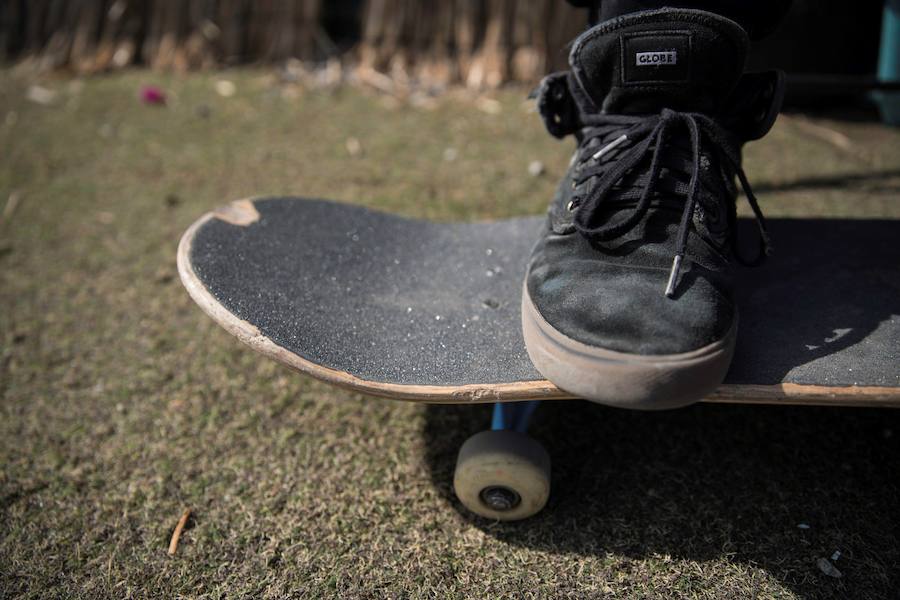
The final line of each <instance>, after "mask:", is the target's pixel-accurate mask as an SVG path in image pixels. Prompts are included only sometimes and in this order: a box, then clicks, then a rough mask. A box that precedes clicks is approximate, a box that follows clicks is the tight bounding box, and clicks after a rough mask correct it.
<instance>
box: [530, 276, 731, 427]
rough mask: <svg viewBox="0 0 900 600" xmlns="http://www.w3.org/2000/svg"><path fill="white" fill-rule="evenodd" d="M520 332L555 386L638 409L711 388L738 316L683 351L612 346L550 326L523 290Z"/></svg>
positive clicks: (727, 360)
mask: <svg viewBox="0 0 900 600" xmlns="http://www.w3.org/2000/svg"><path fill="white" fill-rule="evenodd" d="M522 332H523V334H524V336H525V349H526V350H527V351H528V356H529V357H530V358H531V362H532V363H534V366H535V368H536V369H537V370H538V371H539V372H540V373H541V375H543V376H544V377H546V378H547V379H548V380H550V381H551V382H552V383H553V384H554V385H556V386H557V387H559V388H560V389H562V390H564V391H566V392H568V393H570V394H573V395H575V396H578V397H579V398H584V399H586V400H590V401H592V402H598V403H600V404H606V405H608V406H616V407H620V408H631V409H638V410H664V409H669V408H680V407H682V406H688V405H689V404H693V403H695V402H698V401H700V400H702V399H703V398H704V397H705V396H707V395H709V394H711V393H712V392H713V391H714V390H715V389H716V387H718V385H719V384H720V383H722V380H723V379H725V374H726V373H727V372H728V367H729V365H730V364H731V357H732V355H733V354H734V342H735V339H736V338H737V318H735V320H734V323H733V324H732V326H731V329H730V330H729V331H728V333H727V334H726V335H725V337H724V338H723V339H721V340H719V341H717V342H715V343H712V344H709V345H708V346H704V347H703V348H699V349H697V350H693V351H691V352H685V353H682V354H661V355H643V354H628V353H625V352H616V351H614V350H607V349H604V348H598V347H594V346H589V345H587V344H584V343H582V342H578V341H576V340H573V339H572V338H570V337H568V336H566V335H564V334H563V333H561V332H560V331H558V330H556V329H555V328H553V327H552V326H551V325H550V324H549V323H547V321H546V320H545V319H544V318H543V317H542V316H541V314H540V313H539V312H538V310H537V308H536V307H535V306H534V303H533V302H532V301H531V298H530V297H529V295H528V286H527V285H525V286H524V289H523V292H522Z"/></svg>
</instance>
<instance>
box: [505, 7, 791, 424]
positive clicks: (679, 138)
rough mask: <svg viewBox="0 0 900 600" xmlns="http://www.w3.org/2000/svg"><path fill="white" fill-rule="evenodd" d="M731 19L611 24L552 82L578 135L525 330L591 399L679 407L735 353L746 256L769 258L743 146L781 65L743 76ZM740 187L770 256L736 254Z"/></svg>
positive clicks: (744, 44) (658, 14)
mask: <svg viewBox="0 0 900 600" xmlns="http://www.w3.org/2000/svg"><path fill="white" fill-rule="evenodd" d="M748 44H749V42H748V38H747V34H746V32H745V31H744V30H743V29H741V27H740V26H739V25H738V24H737V23H735V22H733V21H731V20H729V19H726V18H724V17H721V16H718V15H716V14H713V13H709V12H705V11H700V10H682V9H668V8H666V9H661V10H654V11H644V12H639V13H634V14H629V15H626V16H622V17H618V18H615V19H612V20H609V21H605V22H603V23H600V24H599V25H596V26H595V27H593V28H591V29H589V30H588V31H586V32H585V33H584V34H582V35H581V36H580V37H579V38H578V39H577V40H576V41H575V43H574V45H573V47H572V51H571V54H570V56H569V64H570V65H571V70H570V71H568V72H563V73H556V74H553V75H550V76H548V77H546V78H545V79H544V80H543V81H542V82H541V85H540V87H539V88H538V90H537V98H538V109H539V112H540V114H541V116H542V118H543V119H544V123H545V124H546V126H547V129H548V130H549V131H550V133H551V134H553V135H554V136H556V137H559V138H562V137H565V136H567V135H570V134H571V135H574V136H575V139H576V141H577V143H578V148H577V150H576V152H575V155H574V156H573V157H572V161H571V163H570V167H569V170H568V172H567V173H566V175H565V177H564V178H563V180H562V182H561V183H560V185H559V188H558V190H557V192H556V195H555V197H554V199H553V202H552V204H551V206H550V209H549V214H548V219H547V224H546V227H545V229H544V230H543V231H542V233H541V239H540V240H539V241H538V243H537V245H536V246H535V248H534V250H533V252H532V255H531V259H530V262H529V265H528V273H527V275H526V279H525V285H524V291H523V294H522V326H523V331H524V335H525V344H526V347H527V350H528V354H529V356H530V357H531V360H532V362H533V363H534V365H535V367H536V368H537V370H538V371H540V372H541V373H542V374H543V375H544V376H545V377H547V379H549V380H550V381H552V382H553V383H554V384H556V385H557V386H559V387H560V388H562V389H563V390H565V391H567V392H570V393H572V394H574V395H576V396H579V397H581V398H586V399H588V400H593V401H596V402H600V403H603V404H608V405H613V406H621V407H627V408H639V409H662V408H674V407H678V406H684V405H687V404H691V403H693V402H696V401H698V400H700V399H702V398H703V397H704V396H706V395H707V394H709V393H711V392H712V391H713V390H714V389H715V388H716V387H717V386H718V385H719V384H720V383H721V382H722V380H723V379H724V377H725V374H726V371H727V370H728V366H729V363H730V362H731V356H732V353H733V350H734V343H735V338H736V335H737V323H738V313H737V307H736V306H735V303H734V294H733V278H734V273H733V270H734V264H735V262H739V263H742V264H755V263H758V262H761V260H762V258H763V257H764V256H765V255H766V254H768V249H769V243H768V238H767V236H766V230H765V222H764V220H763V216H762V213H761V212H760V210H759V206H758V205H757V202H756V199H755V198H754V196H753V193H752V191H751V189H750V186H749V184H748V182H747V178H746V176H745V175H744V172H743V170H742V169H741V147H742V145H743V144H744V143H745V142H747V141H750V140H754V139H758V138H760V137H762V136H763V135H765V134H766V133H767V132H768V131H769V129H770V128H771V127H772V124H773V123H774V122H775V118H776V116H777V115H778V111H779V109H780V106H781V98H782V96H783V89H784V85H783V75H782V74H781V73H779V72H775V71H773V72H767V73H747V74H744V73H743V70H744V61H745V58H746V55H747V48H748ZM735 177H737V179H738V181H740V183H741V186H742V188H743V190H744V192H745V194H746V197H747V201H748V202H749V204H750V207H751V208H752V210H753V213H754V215H755V216H756V222H757V224H758V228H759V235H760V250H759V255H758V256H757V258H755V259H753V260H746V259H743V258H741V257H740V255H739V254H738V253H737V250H736V249H737V239H736V212H735V202H736V197H737V187H736V185H735Z"/></svg>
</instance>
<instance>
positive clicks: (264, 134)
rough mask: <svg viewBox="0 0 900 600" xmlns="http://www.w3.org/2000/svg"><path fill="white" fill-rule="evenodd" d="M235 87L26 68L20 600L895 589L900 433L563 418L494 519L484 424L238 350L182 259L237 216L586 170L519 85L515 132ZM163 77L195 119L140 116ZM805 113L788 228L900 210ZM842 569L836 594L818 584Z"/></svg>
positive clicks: (527, 200) (11, 289) (768, 151)
mask: <svg viewBox="0 0 900 600" xmlns="http://www.w3.org/2000/svg"><path fill="white" fill-rule="evenodd" d="M227 77H229V78H230V79H231V80H233V81H234V82H235V84H236V86H237V94H236V95H235V96H234V97H231V98H222V97H219V96H217V95H216V93H215V91H214V82H215V79H216V76H213V75H198V76H192V77H190V78H187V79H168V78H158V77H157V76H154V75H152V74H150V73H146V72H131V73H126V74H122V75H116V76H114V77H108V78H98V79H93V80H90V81H87V82H85V83H83V84H82V83H80V82H72V81H68V80H62V79H54V80H49V81H45V82H44V85H46V86H47V87H49V88H52V89H53V90H56V91H57V92H58V95H57V97H56V99H55V102H54V104H52V105H50V106H41V105H38V104H34V103H30V102H28V101H27V100H25V90H26V89H27V86H28V85H29V83H30V82H28V81H25V80H24V79H23V78H22V76H20V75H16V74H14V73H13V72H10V71H4V72H2V73H0V153H2V162H0V204H2V203H5V202H6V200H7V198H8V197H9V195H10V194H12V193H13V192H16V193H18V194H19V199H20V200H19V203H18V206H17V207H16V209H15V210H14V211H13V210H11V211H9V212H10V213H11V214H10V215H8V216H7V217H4V223H3V225H0V341H2V342H0V343H2V354H0V398H2V404H0V465H2V469H0V597H14V596H21V597H26V598H53V597H60V598H68V597H76V598H100V597H110V598H130V597H134V598H156V597H166V598H175V597H197V598H218V597H248V596H249V597H264V598H278V597H333V596H341V597H359V598H407V597H409V598H500V597H516V598H519V597H535V598H538V597H541V598H543V597H547V598H586V597H610V598H671V597H686V598H739V597H740V598H743V597H759V598H819V597H822V598H848V597H853V598H888V597H891V596H892V595H894V594H896V590H897V589H898V588H900V572H898V567H897V565H898V564H900V550H898V547H900V544H898V536H900V532H898V529H897V518H896V517H897V512H898V509H900V502H898V500H900V494H898V491H900V490H898V485H900V478H898V477H897V472H898V471H897V468H898V464H900V462H898V458H900V413H897V412H893V411H887V410H881V411H879V410H838V409H800V408H752V407H729V406H699V407H695V408H692V409H688V410H683V411H679V412H673V413H667V414H653V415H645V414H634V413H627V412H621V411H614V410H609V409H604V408H602V407H598V406H592V405H588V404H586V403H574V402H573V403H560V404H556V405H554V406H548V407H546V408H544V409H542V411H543V412H542V413H539V414H540V417H539V418H538V421H537V423H536V427H535V430H534V434H535V435H536V437H538V438H539V439H541V440H542V441H543V442H545V443H546V445H547V446H548V447H549V448H550V449H551V453H552V455H553V457H554V461H555V462H554V469H555V471H554V485H555V492H554V495H553V497H552V499H551V503H550V505H549V506H548V508H547V509H546V510H545V511H544V512H543V513H542V514H541V515H540V516H538V517H537V518H535V519H533V520H530V521H528V522H524V523H519V524H514V525H498V524H492V523H486V522H483V521H480V520H477V519H475V518H473V517H471V516H470V515H468V514H466V513H465V512H464V511H463V510H462V509H461V507H460V506H459V504H458V502H457V501H456V500H455V499H454V498H453V496H452V493H451V490H450V487H449V482H450V477H451V474H452V469H453V463H454V459H455V451H456V449H457V448H458V446H459V444H460V443H461V442H462V440H463V439H465V437H466V436H468V435H470V434H472V433H474V432H476V431H478V430H479V429H481V428H483V427H484V426H485V424H486V422H487V419H488V414H487V409H486V408H480V409H479V408H465V407H450V408H447V407H443V408H442V407H425V406H419V405H413V404H403V403H391V402H384V401H380V400H376V399H372V398H366V397H361V396H358V395H355V394H351V393H348V392H345V391H341V390H336V389H332V388H329V387H327V386H325V385H322V384H319V383H317V382H315V381H312V380H309V379H307V378H304V377H300V376H297V375H294V374H292V373H290V372H288V371H286V370H285V369H283V368H280V367H278V366H277V365H275V364H273V363H271V362H267V361H266V360H264V359H262V358H259V357H257V356H256V355H254V354H252V353H251V352H250V351H249V350H247V349H245V348H244V347H242V346H241V345H240V344H239V343H238V342H237V341H236V340H234V339H232V338H230V337H229V336H228V335H227V334H225V333H224V332H223V331H221V330H219V329H218V328H217V327H216V326H215V325H214V324H212V323H211V321H210V320H209V319H208V318H206V317H205V316H204V315H203V314H202V313H201V312H200V311H199V310H198V309H197V308H196V307H194V306H193V305H192V303H191V301H190V300H189V298H188V297H187V294H186V293H185V292H184V291H183V290H182V289H181V287H180V285H179V284H178V281H177V276H176V273H175V265H174V251H175V245H176V243H177V240H178V238H179V236H180V234H181V232H182V231H183V230H184V229H185V228H186V227H187V225H188V224H190V222H191V221H192V220H193V219H194V218H195V217H197V216H198V215H199V214H201V213H202V212H204V211H206V210H208V209H209V208H210V207H212V206H215V205H217V204H220V203H222V202H224V201H226V200H230V199H233V198H239V197H243V196H248V195H257V194H266V193H273V194H276V193H298V194H306V195H318V196H327V197H334V198H338V199H343V200H351V201H355V202H362V203H367V204H370V205H374V206H379V207H382V208H385V209H387V210H393V211H397V212H402V213H406V214H411V215H419V216H427V217H432V218H442V219H444V218H446V219H451V218H465V219H475V218H482V217H491V216H502V215H509V214H518V213H539V212H541V211H542V210H543V209H544V207H545V204H546V201H547V199H548V198H549V196H550V195H551V193H552V190H553V187H554V185H555V181H554V179H555V178H556V177H558V176H559V175H560V174H561V173H562V171H563V169H564V167H565V163H566V162H567V159H568V153H569V151H570V146H569V145H568V143H566V144H560V143H558V142H555V141H553V140H552V139H551V138H550V137H549V136H547V135H545V134H544V133H543V131H542V128H541V126H540V124H539V123H538V120H537V118H536V117H535V116H534V115H529V114H527V112H526V110H525V109H524V107H523V104H522V103H521V98H522V96H523V93H522V90H513V91H508V92H503V93H500V94H499V95H498V97H497V100H498V101H499V104H497V105H494V104H490V105H484V104H483V103H482V104H480V106H482V108H485V107H486V108H489V109H491V110H492V111H493V110H494V109H495V108H496V107H497V106H499V107H500V111H499V114H491V113H490V112H488V111H485V110H482V108H478V106H479V104H478V103H476V102H474V101H471V100H469V99H466V98H465V97H445V98H442V99H439V100H437V101H435V102H434V103H433V104H434V106H433V107H431V108H411V107H403V106H396V105H395V104H394V103H393V102H389V101H386V100H384V99H382V98H379V97H376V96H372V95H369V94H366V93H361V92H359V91H356V90H352V89H343V90H338V91H333V92H329V91H326V90H318V91H315V90H306V91H303V90H300V91H299V92H298V90H293V91H291V92H289V93H288V94H283V93H282V90H281V89H280V87H279V86H278V85H277V84H276V83H275V82H274V80H273V78H272V77H271V76H269V75H268V74H267V73H265V72H261V71H240V72H234V73H228V74H227ZM144 82H156V83H161V84H162V85H163V86H165V88H166V89H167V90H168V91H169V94H170V102H169V105H168V106H167V107H165V108H160V107H150V106H143V105H141V104H139V103H138V102H137V100H136V93H137V89H138V87H139V86H140V84H142V83H144ZM298 94H299V96H298ZM294 96H298V97H294ZM799 118H800V117H793V118H788V119H785V120H783V121H782V122H781V123H780V124H779V126H778V127H777V128H776V130H775V131H774V132H773V134H772V135H771V136H770V137H769V138H767V139H766V140H765V141H763V142H760V143H757V144H755V145H753V146H751V147H750V148H748V172H749V173H750V174H751V178H752V180H753V181H755V182H757V183H758V184H759V186H758V187H759V188H761V189H766V190H767V191H766V192H764V193H762V194H761V195H762V196H764V198H765V200H764V208H765V209H766V210H767V212H768V213H769V214H771V215H773V216H775V215H795V214H803V213H807V214H809V213H816V214H828V215H834V216H838V215H846V216H851V217H871V216H884V217H894V218H897V217H900V202H898V199H897V196H898V191H900V155H898V154H900V152H898V148H900V132H897V131H891V130H888V129H885V128H883V127H881V126H879V125H878V124H876V123H871V122H866V121H860V122H838V121H829V120H815V121H813V123H814V124H815V125H816V126H819V127H824V128H827V129H829V130H833V131H837V132H838V133H839V134H840V135H841V136H843V137H841V138H839V139H841V143H840V144H838V145H835V144H834V143H832V142H831V141H829V138H831V139H838V138H835V136H833V135H830V134H829V135H824V134H821V131H818V132H817V133H813V132H811V129H810V127H809V123H807V122H806V121H804V122H802V123H799V122H798V119H799ZM350 137H355V138H356V139H357V140H359V142H360V144H359V145H360V148H361V152H360V153H358V154H357V156H351V155H350V153H349V152H348V149H347V139H348V138H350ZM351 146H352V144H351ZM447 148H453V149H455V150H456V153H457V155H458V156H457V158H456V159H455V160H446V159H445V155H446V154H448V153H446V149H447ZM449 154H451V155H452V153H449ZM534 159H540V160H543V161H544V163H545V164H546V166H547V174H546V175H544V176H543V177H539V178H532V177H530V176H529V175H528V174H527V166H528V163H529V162H530V161H531V160H534ZM0 208H2V207H0ZM824 286H826V284H825V283H824V282H823V293H827V289H826V288H825V287H824ZM186 508H190V509H192V511H193V513H192V517H191V519H190V520H189V522H188V524H187V527H186V528H185V530H184V532H183V533H182V535H181V538H180V543H179V546H178V550H177V553H176V554H175V555H174V556H168V555H167V548H168V544H169V539H170V537H171V535H172V531H173V529H174V527H175V525H176V522H177V521H178V519H179V517H180V516H181V514H182V513H183V511H184V510H185V509H186ZM799 523H806V524H808V525H809V529H800V528H798V527H797V525H798V524H799ZM835 550H840V551H841V552H842V554H843V555H842V557H841V558H840V559H839V560H838V561H837V565H838V567H839V568H840V569H841V570H842V571H843V573H844V577H843V578H841V579H832V578H828V577H826V576H824V575H822V574H821V573H820V572H819V570H818V569H817V568H816V564H815V562H816V559H817V558H819V557H822V556H830V555H831V554H832V553H833V552H834V551H835Z"/></svg>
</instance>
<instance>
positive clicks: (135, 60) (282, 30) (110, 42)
mask: <svg viewBox="0 0 900 600" xmlns="http://www.w3.org/2000/svg"><path fill="white" fill-rule="evenodd" d="M0 11H2V14H0V52H3V53H4V55H5V56H6V57H7V58H8V59H12V60H28V61H33V62H34V63H36V65H38V66H39V67H40V68H45V69H60V68H65V69H68V70H71V71H73V72H76V73H82V74H86V73H98V72H104V71H108V70H112V69H121V68H124V67H129V66H133V65H144V66H148V67H151V68H153V69H172V70H175V71H187V70H193V69H201V68H209V67H214V66H234V65H239V64H248V63H253V64H263V63H278V62H281V61H285V60H287V59H292V58H293V59H299V60H303V61H307V62H308V63H309V64H322V63H324V62H326V61H328V60H339V61H341V62H342V63H343V64H345V65H349V64H353V65H355V66H359V67H360V68H361V69H362V70H363V73H368V74H369V75H371V72H370V71H374V72H377V73H385V74H388V75H389V76H390V77H391V78H392V80H393V83H394V84H397V85H421V86H425V87H435V86H437V87H442V86H446V85H448V84H454V83H460V84H464V85H465V86H467V87H469V88H475V89H483V88H492V87H496V86H498V85H501V84H503V83H507V82H510V81H517V82H534V81H536V80H537V79H539V78H540V77H541V76H542V75H543V74H545V73H547V72H549V71H552V70H557V69H560V68H563V67H565V62H566V47H567V44H568V43H569V42H570V41H571V40H572V39H573V38H574V37H575V36H576V35H577V33H578V32H579V31H580V30H582V29H583V28H584V24H585V20H586V14H585V11H579V10H576V9H574V8H572V7H571V6H569V5H568V4H567V3H565V2H563V1H562V0H448V1H440V2H439V1H432V2H422V1H419V0H328V1H324V0H283V1H282V0H262V1H253V0H184V1H181V0H82V1H77V2H76V1H71V0H69V1H67V0H27V1H26V0H8V1H7V2H4V3H3V4H2V8H0ZM882 13H883V5H882V3H881V2H877V1H865V2H846V1H841V0H795V1H794V5H793V8H792V10H791V12H790V14H789V16H788V18H787V20H786V21H785V23H784V24H783V26H782V27H781V28H780V29H779V30H778V31H777V32H776V33H775V34H774V35H773V36H771V37H769V38H767V39H766V40H764V41H763V42H759V43H757V44H756V45H755V47H754V51H753V55H752V58H751V61H750V67H751V68H752V69H763V68H773V67H777V68H782V69H784V70H786V71H787V72H788V73H791V74H800V75H814V74H828V75H832V76H835V75H838V76H844V77H847V76H850V77H857V78H860V77H862V78H864V77H866V76H868V77H871V76H873V75H874V74H875V72H876V66H877V61H878V49H879V40H880V35H881V20H882ZM848 25H849V26H848ZM858 81H859V80H857V82H858ZM382 83H384V82H382ZM832 83H835V82H834V81H832ZM839 83H842V84H843V87H842V86H841V85H838V87H837V88H836V87H835V86H834V85H832V86H831V89H830V91H829V90H828V89H824V90H823V88H822V87H821V86H820V87H819V88H818V89H817V92H818V93H819V95H820V96H827V99H829V100H833V98H834V96H835V95H838V96H839V95H841V94H843V95H844V99H846V97H847V92H848V90H847V89H846V84H847V83H848V80H847V79H844V80H843V82H839ZM794 91H795V92H798V93H795V94H794V99H795V100H805V101H808V100H809V98H808V95H809V94H806V95H803V94H800V93H799V92H803V90H801V89H799V86H796V85H795V86H794ZM822 99H823V98H820V100H822Z"/></svg>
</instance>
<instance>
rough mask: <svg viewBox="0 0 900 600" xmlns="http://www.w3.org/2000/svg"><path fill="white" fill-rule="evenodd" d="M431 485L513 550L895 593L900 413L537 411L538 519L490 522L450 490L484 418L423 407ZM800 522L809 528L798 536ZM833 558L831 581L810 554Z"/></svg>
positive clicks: (816, 592)
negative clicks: (543, 500)
mask: <svg viewBox="0 0 900 600" xmlns="http://www.w3.org/2000/svg"><path fill="white" fill-rule="evenodd" d="M427 415H428V417H427V425H426V437H427V439H428V448H429V455H428V464H429V466H430V470H431V475H432V479H433V481H434V483H435V485H436V486H437V487H438V488H440V490H441V491H442V493H443V494H444V496H445V497H446V499H447V501H448V502H449V503H450V504H452V505H453V506H454V507H455V508H456V509H457V510H458V511H460V513H461V514H464V515H465V516H466V518H467V519H470V520H471V522H472V523H473V524H474V525H476V526H478V527H480V528H482V529H484V530H485V531H486V532H487V533H489V534H490V535H493V536H496V537H497V538H500V539H502V540H505V541H507V542H509V543H512V544H518V545H523V546H529V547H534V548H538V549H541V550H544V551H548V552H554V553H576V554H582V555H606V554H611V555H613V556H618V557H622V558H635V559H639V558H644V557H649V556H654V555H670V556H672V557H674V558H677V559H687V560H694V561H706V560H714V559H722V558H727V559H728V560H730V561H732V562H745V563H748V564H752V565H755V566H758V567H761V568H763V569H765V570H766V571H767V572H769V573H770V574H771V575H772V576H773V577H775V578H777V579H778V580H779V581H780V582H782V583H783V584H784V585H786V586H788V587H790V588H791V589H793V590H794V591H795V592H796V593H798V594H799V595H801V596H803V597H815V598H819V597H840V598H846V597H854V598H856V597H861V598H882V597H890V594H892V593H893V592H895V591H896V590H897V589H898V586H900V572H898V571H897V569H896V566H897V565H898V564H900V539H898V538H900V529H898V524H900V521H897V519H896V516H897V511H898V508H900V487H898V486H900V478H898V477H897V473H898V465H900V412H898V411H891V410H887V409H882V410H875V409H837V408H811V407H810V408H803V407H752V406H728V405H698V406H694V407H691V408H688V409H684V410H680V411H672V412H665V413H639V412H628V411H622V410H615V409H608V408H605V407H601V406H598V405H593V404H590V403H588V402H579V401H567V402H546V403H544V404H543V406H541V407H540V408H539V412H538V413H537V417H536V420H535V422H534V427H533V430H532V434H533V435H534V436H535V437H536V438H537V439H539V440H541V441H542V442H543V443H544V444H545V446H546V447H547V448H548V450H549V451H550V453H551V456H552V457H553V491H552V495H551V499H550V502H549V504H548V506H547V507H546V508H545V510H544V511H543V512H542V513H541V514H539V515H538V516H536V517H534V518H532V519H530V520H528V521H525V522H521V523H513V524H502V523H491V522H487V521H484V520H482V519H479V518H477V517H474V516H472V515H471V514H469V513H467V512H466V511H465V509H464V508H462V506H461V505H460V504H459V502H458V501H457V500H456V498H455V496H454V495H453V492H452V476H453V469H454V464H455V459H456V451H457V449H458V448H459V446H460V445H461V444H462V443H463V441H464V440H465V439H466V438H467V437H468V436H469V435H471V434H473V433H475V432H477V431H479V430H481V429H483V428H484V427H486V425H487V423H488V418H489V411H488V409H487V408H483V409H477V408H472V407H440V406H434V407H429V408H428V412H427ZM800 524H805V525H808V526H809V528H808V529H804V528H801V527H798V525H800ZM835 550H840V552H841V553H842V557H841V558H840V559H839V560H838V561H837V566H838V567H839V568H840V569H841V570H842V571H843V572H844V577H843V578H841V579H833V578H829V577H826V576H825V575H823V574H821V573H820V572H819V570H818V569H817V567H816V560H817V559H818V558H819V557H830V556H831V555H832V553H834V551H835Z"/></svg>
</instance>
